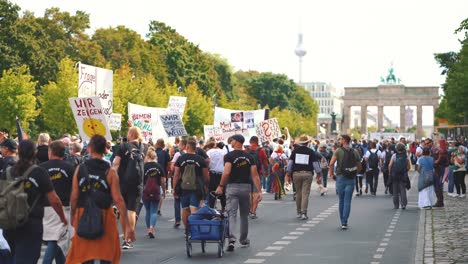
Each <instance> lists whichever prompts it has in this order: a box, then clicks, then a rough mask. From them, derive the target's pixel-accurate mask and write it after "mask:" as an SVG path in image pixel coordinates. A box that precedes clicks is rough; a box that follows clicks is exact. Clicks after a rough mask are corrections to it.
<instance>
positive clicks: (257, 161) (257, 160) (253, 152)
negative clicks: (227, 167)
mask: <svg viewBox="0 0 468 264" xmlns="http://www.w3.org/2000/svg"><path fill="white" fill-rule="evenodd" d="M260 149H262V148H261V147H259V148H257V149H256V150H252V149H251V148H250V147H249V148H247V153H249V154H250V155H251V156H252V157H253V158H254V164H255V165H256V166H257V170H261V168H262V167H261V166H262V164H261V163H260V156H259V155H258V153H259V152H260Z"/></svg>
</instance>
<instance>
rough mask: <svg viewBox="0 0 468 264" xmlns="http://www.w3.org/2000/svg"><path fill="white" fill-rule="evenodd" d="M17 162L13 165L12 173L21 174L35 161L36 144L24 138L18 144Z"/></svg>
mask: <svg viewBox="0 0 468 264" xmlns="http://www.w3.org/2000/svg"><path fill="white" fill-rule="evenodd" d="M18 157H19V159H18V162H17V163H16V164H15V165H14V167H13V173H14V175H17V176H19V175H22V174H23V173H24V172H26V170H27V169H28V168H29V167H31V166H32V165H34V164H35V163H36V144H35V143H34V142H33V141H32V140H30V139H26V140H23V141H21V142H20V143H19V145H18Z"/></svg>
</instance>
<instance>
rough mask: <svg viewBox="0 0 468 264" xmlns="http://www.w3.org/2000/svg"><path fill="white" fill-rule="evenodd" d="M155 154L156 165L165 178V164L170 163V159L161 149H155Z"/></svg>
mask: <svg viewBox="0 0 468 264" xmlns="http://www.w3.org/2000/svg"><path fill="white" fill-rule="evenodd" d="M156 154H157V155H158V164H159V165H160V166H161V168H162V169H163V173H164V176H165V175H166V168H167V164H168V163H169V162H170V161H171V157H170V156H169V153H168V152H167V151H165V150H164V149H162V148H157V149H156Z"/></svg>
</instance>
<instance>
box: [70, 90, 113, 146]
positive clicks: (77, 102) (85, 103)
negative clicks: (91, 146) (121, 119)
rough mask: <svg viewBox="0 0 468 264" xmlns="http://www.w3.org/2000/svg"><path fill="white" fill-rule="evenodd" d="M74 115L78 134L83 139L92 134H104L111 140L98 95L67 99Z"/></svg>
mask: <svg viewBox="0 0 468 264" xmlns="http://www.w3.org/2000/svg"><path fill="white" fill-rule="evenodd" d="M68 100H69V102H70V105H71V108H72V111H73V116H74V117H75V121H76V125H77V126H78V130H79V131H80V136H81V138H82V139H83V140H84V141H89V140H90V138H91V137H92V136H94V135H96V134H97V135H101V136H104V137H105V138H106V139H108V140H112V137H111V134H110V130H109V127H108V126H107V124H108V123H107V115H105V114H104V110H103V109H102V107H101V100H100V99H99V97H81V98H78V97H76V98H69V99H68Z"/></svg>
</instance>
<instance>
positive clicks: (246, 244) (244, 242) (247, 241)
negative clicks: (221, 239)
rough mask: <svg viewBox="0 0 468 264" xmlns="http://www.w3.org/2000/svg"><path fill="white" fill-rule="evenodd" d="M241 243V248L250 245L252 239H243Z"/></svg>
mask: <svg viewBox="0 0 468 264" xmlns="http://www.w3.org/2000/svg"><path fill="white" fill-rule="evenodd" d="M240 244H241V248H246V247H250V241H249V240H246V241H242V242H240Z"/></svg>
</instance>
